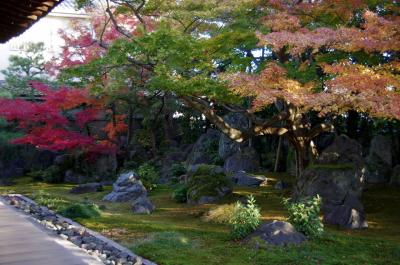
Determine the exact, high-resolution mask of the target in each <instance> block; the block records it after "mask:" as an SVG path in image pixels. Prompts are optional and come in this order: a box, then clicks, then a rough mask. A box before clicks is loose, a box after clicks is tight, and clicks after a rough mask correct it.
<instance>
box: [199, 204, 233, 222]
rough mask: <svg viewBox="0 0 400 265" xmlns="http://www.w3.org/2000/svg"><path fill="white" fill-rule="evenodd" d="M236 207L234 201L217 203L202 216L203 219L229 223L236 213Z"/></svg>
mask: <svg viewBox="0 0 400 265" xmlns="http://www.w3.org/2000/svg"><path fill="white" fill-rule="evenodd" d="M237 209H238V207H237V205H236V204H235V203H231V204H223V205H218V206H217V207H214V208H212V209H211V210H210V211H208V213H207V214H206V215H205V216H204V218H203V219H204V221H206V222H213V223H217V224H230V222H231V220H233V217H234V216H235V214H236V211H237Z"/></svg>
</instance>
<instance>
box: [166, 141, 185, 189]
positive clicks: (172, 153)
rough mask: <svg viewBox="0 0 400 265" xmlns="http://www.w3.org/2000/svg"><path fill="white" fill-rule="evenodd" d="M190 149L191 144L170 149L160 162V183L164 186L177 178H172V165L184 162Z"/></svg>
mask: <svg viewBox="0 0 400 265" xmlns="http://www.w3.org/2000/svg"><path fill="white" fill-rule="evenodd" d="M192 148H193V145H192V144H188V145H182V146H179V147H174V148H170V150H169V151H168V152H167V154H165V156H164V157H163V159H162V161H161V169H160V183H162V184H165V183H168V182H170V181H171V179H172V178H173V177H178V176H174V173H175V172H174V165H176V164H178V163H182V162H184V161H185V160H186V158H187V157H188V155H189V153H190V151H191V150H192ZM182 174H184V172H182Z"/></svg>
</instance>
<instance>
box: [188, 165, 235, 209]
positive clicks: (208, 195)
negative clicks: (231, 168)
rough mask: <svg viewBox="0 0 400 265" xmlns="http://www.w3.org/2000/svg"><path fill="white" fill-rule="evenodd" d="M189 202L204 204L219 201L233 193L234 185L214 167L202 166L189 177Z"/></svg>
mask: <svg viewBox="0 0 400 265" xmlns="http://www.w3.org/2000/svg"><path fill="white" fill-rule="evenodd" d="M187 186H188V191H187V202H188V203H191V204H204V203H210V202H214V201H217V200H219V199H221V198H222V197H224V196H225V195H227V194H230V193H231V192H232V183H231V181H230V180H229V178H228V177H227V176H226V175H225V174H224V173H222V172H218V171H216V170H215V167H214V166H212V165H200V166H199V167H198V168H197V170H196V171H194V172H193V173H192V174H191V176H190V177H189V181H188V185H187Z"/></svg>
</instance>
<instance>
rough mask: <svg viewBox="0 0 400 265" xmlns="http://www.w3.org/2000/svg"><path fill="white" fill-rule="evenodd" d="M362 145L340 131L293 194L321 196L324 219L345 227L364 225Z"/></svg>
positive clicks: (303, 173) (326, 221)
mask: <svg viewBox="0 0 400 265" xmlns="http://www.w3.org/2000/svg"><path fill="white" fill-rule="evenodd" d="M361 150H362V149H361V145H360V144H358V143H357V142H356V141H355V140H352V139H350V138H348V137H347V136H344V135H341V136H338V137H336V138H335V140H334V142H333V143H332V144H331V145H330V146H329V147H327V148H326V149H325V151H323V152H322V154H321V156H320V158H319V160H318V161H316V162H317V163H316V164H314V165H313V166H311V167H309V168H307V169H306V170H304V171H303V172H302V175H301V177H300V179H299V180H298V182H297V183H296V187H295V190H294V197H295V199H296V198H303V197H313V196H315V195H317V194H319V195H320V196H321V197H322V212H323V214H324V222H325V223H328V224H334V225H339V226H341V227H344V228H351V229H354V228H365V227H366V226H367V223H366V221H365V215H364V207H363V205H362V203H361V201H360V198H361V193H362V189H363V182H364V178H365V167H364V161H363V158H362V151H361Z"/></svg>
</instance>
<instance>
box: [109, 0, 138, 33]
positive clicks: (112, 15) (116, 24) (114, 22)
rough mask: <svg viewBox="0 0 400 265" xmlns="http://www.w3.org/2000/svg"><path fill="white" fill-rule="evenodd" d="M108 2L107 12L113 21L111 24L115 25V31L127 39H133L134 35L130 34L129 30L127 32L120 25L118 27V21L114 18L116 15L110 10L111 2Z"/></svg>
mask: <svg viewBox="0 0 400 265" xmlns="http://www.w3.org/2000/svg"><path fill="white" fill-rule="evenodd" d="M106 2H107V8H106V12H107V14H108V16H109V17H110V19H111V22H112V23H113V25H114V27H115V29H116V30H117V31H118V32H119V33H121V34H122V35H124V36H125V37H127V38H128V39H132V37H133V36H132V34H130V33H129V32H128V31H127V30H125V29H124V28H123V27H121V26H120V25H118V22H117V20H116V19H115V17H114V14H113V13H112V11H111V9H110V2H109V0H107V1H106Z"/></svg>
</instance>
